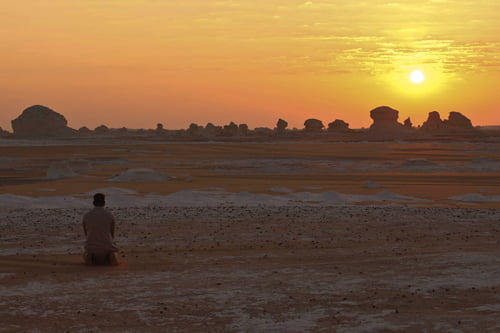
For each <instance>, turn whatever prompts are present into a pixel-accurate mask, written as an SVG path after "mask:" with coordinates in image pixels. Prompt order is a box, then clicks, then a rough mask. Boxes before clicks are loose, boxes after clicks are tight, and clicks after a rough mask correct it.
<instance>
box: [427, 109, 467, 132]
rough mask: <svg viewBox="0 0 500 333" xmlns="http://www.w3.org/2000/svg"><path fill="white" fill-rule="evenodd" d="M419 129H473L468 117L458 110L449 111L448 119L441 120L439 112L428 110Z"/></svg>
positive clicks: (429, 130)
mask: <svg viewBox="0 0 500 333" xmlns="http://www.w3.org/2000/svg"><path fill="white" fill-rule="evenodd" d="M421 130H423V131H427V132H439V131H441V132H449V131H457V130H458V131H463V130H474V126H472V122H471V121H470V119H469V118H467V117H466V116H464V115H463V114H461V113H460V112H456V111H452V112H450V114H449V116H448V119H446V120H442V119H441V116H440V114H439V112H437V111H432V112H429V115H428V117H427V120H426V121H425V122H424V123H423V124H422V127H421Z"/></svg>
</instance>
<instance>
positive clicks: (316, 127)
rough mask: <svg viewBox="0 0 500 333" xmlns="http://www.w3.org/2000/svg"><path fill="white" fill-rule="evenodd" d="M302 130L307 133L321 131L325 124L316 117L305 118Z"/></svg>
mask: <svg viewBox="0 0 500 333" xmlns="http://www.w3.org/2000/svg"><path fill="white" fill-rule="evenodd" d="M304 127H305V128H304V131H305V132H309V133H321V131H322V130H323V128H324V127H325V125H323V122H322V121H321V120H318V119H307V120H306V121H305V122H304Z"/></svg>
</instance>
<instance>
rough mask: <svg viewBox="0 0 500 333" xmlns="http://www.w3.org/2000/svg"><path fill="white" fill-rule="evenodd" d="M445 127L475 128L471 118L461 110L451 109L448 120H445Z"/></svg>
mask: <svg viewBox="0 0 500 333" xmlns="http://www.w3.org/2000/svg"><path fill="white" fill-rule="evenodd" d="M444 124H445V127H447V128H449V129H459V130H471V129H474V126H472V122H471V121H470V119H469V118H467V117H466V116H464V115H463V114H461V113H460V112H456V111H451V112H450V115H449V116H448V120H445V121H444Z"/></svg>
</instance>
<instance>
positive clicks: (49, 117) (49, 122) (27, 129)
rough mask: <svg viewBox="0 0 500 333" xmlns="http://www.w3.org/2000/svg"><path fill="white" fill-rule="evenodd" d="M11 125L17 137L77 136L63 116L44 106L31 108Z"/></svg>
mask: <svg viewBox="0 0 500 333" xmlns="http://www.w3.org/2000/svg"><path fill="white" fill-rule="evenodd" d="M11 123H12V129H13V130H14V136H16V137H24V138H54V137H68V136H73V135H75V134H76V130H74V129H72V128H70V127H68V126H67V124H68V122H67V120H66V118H65V117H64V116H63V115H62V114H60V113H57V112H55V111H54V110H51V109H49V108H48V107H45V106H42V105H33V106H30V107H29V108H27V109H25V110H24V111H23V112H22V114H21V115H20V116H19V117H17V118H16V119H14V120H12V122H11Z"/></svg>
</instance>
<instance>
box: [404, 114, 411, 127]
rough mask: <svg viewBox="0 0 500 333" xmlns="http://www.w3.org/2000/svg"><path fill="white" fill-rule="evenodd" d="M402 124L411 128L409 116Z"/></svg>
mask: <svg viewBox="0 0 500 333" xmlns="http://www.w3.org/2000/svg"><path fill="white" fill-rule="evenodd" d="M403 126H404V127H406V128H413V123H412V122H411V119H410V117H408V118H406V119H405V121H404V122H403Z"/></svg>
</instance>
